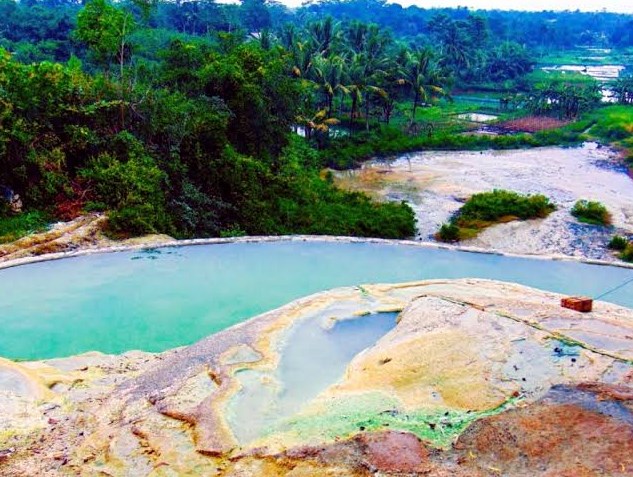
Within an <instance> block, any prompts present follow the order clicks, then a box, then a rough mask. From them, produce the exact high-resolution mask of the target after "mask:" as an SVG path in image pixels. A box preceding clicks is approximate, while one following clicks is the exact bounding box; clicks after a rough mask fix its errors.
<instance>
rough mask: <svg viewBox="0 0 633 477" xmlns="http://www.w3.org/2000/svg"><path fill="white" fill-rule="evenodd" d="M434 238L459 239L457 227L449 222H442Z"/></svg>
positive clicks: (444, 240) (453, 240)
mask: <svg viewBox="0 0 633 477" xmlns="http://www.w3.org/2000/svg"><path fill="white" fill-rule="evenodd" d="M435 238H436V239H437V240H439V241H441V242H457V241H459V227H458V226H457V225H455V224H451V223H450V222H449V223H447V224H442V226H441V227H440V231H439V232H438V233H437V235H436V237H435Z"/></svg>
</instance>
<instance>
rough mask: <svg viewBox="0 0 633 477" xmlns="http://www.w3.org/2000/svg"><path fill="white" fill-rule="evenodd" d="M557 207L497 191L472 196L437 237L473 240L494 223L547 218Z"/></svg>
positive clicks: (538, 199) (539, 197)
mask: <svg viewBox="0 0 633 477" xmlns="http://www.w3.org/2000/svg"><path fill="white" fill-rule="evenodd" d="M555 209H556V206H555V205H554V204H552V203H551V202H550V200H549V199H548V198H547V197H545V196H544V195H540V194H538V195H521V194H518V193H516V192H512V191H507V190H499V189H495V190H494V191H492V192H482V193H480V194H475V195H473V196H472V197H471V198H470V199H468V201H467V202H466V203H465V204H464V205H463V207H462V208H461V209H460V210H459V211H458V212H457V214H455V216H453V218H451V221H450V223H449V224H444V225H442V227H441V228H440V230H439V232H438V233H437V238H438V240H442V241H444V242H453V241H456V240H463V239H469V238H474V237H475V236H476V235H477V233H478V232H479V231H480V230H482V229H484V228H486V227H489V226H490V225H492V224H495V223H502V222H509V221H512V220H517V219H521V220H527V219H536V218H543V217H547V216H548V215H549V214H550V213H551V212H552V211H554V210H555Z"/></svg>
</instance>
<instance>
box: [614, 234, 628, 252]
mask: <svg viewBox="0 0 633 477" xmlns="http://www.w3.org/2000/svg"><path fill="white" fill-rule="evenodd" d="M628 243H629V241H628V240H627V239H626V237H622V236H620V235H614V236H613V237H611V241H610V242H609V248H610V249H611V250H617V251H619V252H622V251H623V250H624V249H625V248H626V246H627V245H628Z"/></svg>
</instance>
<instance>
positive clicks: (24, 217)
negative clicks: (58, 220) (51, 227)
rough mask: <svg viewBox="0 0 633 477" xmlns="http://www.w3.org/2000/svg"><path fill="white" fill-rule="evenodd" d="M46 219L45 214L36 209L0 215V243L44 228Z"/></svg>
mask: <svg viewBox="0 0 633 477" xmlns="http://www.w3.org/2000/svg"><path fill="white" fill-rule="evenodd" d="M47 219H48V217H47V216H46V215H45V214H43V213H42V212H37V211H33V212H25V213H22V214H18V215H4V216H3V215H0V244H2V243H7V242H12V241H14V240H17V239H19V238H21V237H24V236H25V235H28V234H30V233H33V232H41V231H42V230H45V228H46V224H47Z"/></svg>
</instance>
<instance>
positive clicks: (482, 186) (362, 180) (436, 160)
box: [336, 143, 633, 260]
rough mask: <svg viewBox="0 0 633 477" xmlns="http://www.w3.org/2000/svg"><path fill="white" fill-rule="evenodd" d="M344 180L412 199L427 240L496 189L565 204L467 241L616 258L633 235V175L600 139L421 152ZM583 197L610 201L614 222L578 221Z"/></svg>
mask: <svg viewBox="0 0 633 477" xmlns="http://www.w3.org/2000/svg"><path fill="white" fill-rule="evenodd" d="M336 182H337V183H338V185H339V186H341V187H344V188H347V189H352V190H362V191H364V192H367V193H369V194H370V195H373V196H374V197H377V198H380V199H385V200H396V201H400V200H405V201H407V202H408V203H409V204H410V205H411V206H412V207H413V209H414V210H415V212H416V216H417V219H418V224H417V226H418V236H417V238H418V239H419V240H423V241H429V240H434V238H433V236H434V234H435V233H436V232H437V230H438V229H439V227H440V225H441V224H442V223H444V222H446V221H448V220H449V218H450V217H451V216H452V215H453V214H454V213H455V212H457V210H458V209H459V208H460V207H461V206H462V205H463V203H464V202H465V201H466V200H467V199H468V197H469V196H471V195H472V194H475V193H477V192H485V191H491V190H493V189H508V190H513V191H516V192H521V193H524V194H544V195H546V196H547V197H549V198H550V199H551V200H552V201H553V202H554V203H555V204H556V205H557V207H558V210H556V211H555V212H554V213H552V214H551V215H550V216H549V217H547V218H546V219H538V220H529V221H519V222H511V223H506V224H500V225H496V226H494V227H490V228H489V229H487V230H485V231H483V232H482V233H481V234H480V235H479V236H478V237H477V238H475V239H472V240H468V241H465V242H463V244H462V245H464V246H468V247H478V248H483V249H487V250H494V251H499V252H506V253H516V254H526V255H532V254H538V255H568V256H575V257H582V258H592V259H600V260H613V259H614V256H613V254H612V253H611V252H610V251H609V250H608V249H607V243H608V242H609V240H610V238H611V236H612V235H613V234H614V233H621V234H625V235H626V234H631V233H633V180H631V178H630V177H629V176H628V174H627V170H626V167H625V166H623V165H622V164H621V162H620V161H619V157H618V155H617V153H615V152H614V151H612V150H610V149H608V148H603V147H599V146H598V145H597V144H595V143H588V144H585V145H584V146H582V147H578V148H562V147H545V148H536V149H521V150H510V151H481V152H479V151H454V152H437V151H427V152H419V153H413V154H409V155H405V156H401V157H399V158H397V159H395V160H375V161H372V162H368V163H367V164H365V165H364V166H363V167H362V169H359V170H354V171H344V172H339V173H336ZM579 199H589V200H597V201H600V202H602V203H603V204H605V205H606V207H607V209H608V210H609V211H610V212H611V214H612V216H613V227H597V226H592V225H585V224H581V223H579V222H578V221H577V220H575V219H574V217H572V216H571V214H570V210H571V208H572V207H573V205H574V203H575V202H576V201H577V200H579Z"/></svg>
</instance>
